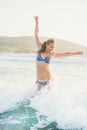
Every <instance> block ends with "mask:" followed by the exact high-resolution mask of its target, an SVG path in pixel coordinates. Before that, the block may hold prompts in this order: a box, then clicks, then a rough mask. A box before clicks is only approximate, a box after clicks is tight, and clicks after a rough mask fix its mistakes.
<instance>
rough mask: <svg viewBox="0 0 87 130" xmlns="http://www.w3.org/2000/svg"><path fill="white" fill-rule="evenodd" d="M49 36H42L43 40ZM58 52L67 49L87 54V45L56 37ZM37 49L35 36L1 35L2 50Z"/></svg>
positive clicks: (0, 48)
mask: <svg viewBox="0 0 87 130" xmlns="http://www.w3.org/2000/svg"><path fill="white" fill-rule="evenodd" d="M48 38H49V37H40V40H41V41H42V42H43V41H44V40H47V39H48ZM54 40H55V42H56V49H55V51H56V52H67V51H83V52H84V54H87V47H85V46H82V45H79V44H76V43H72V42H69V41H64V40H61V39H55V38H54ZM36 51H37V47H36V43H35V39H34V37H33V36H21V37H4V36H0V52H13V53H15V52H16V53H35V52H36Z"/></svg>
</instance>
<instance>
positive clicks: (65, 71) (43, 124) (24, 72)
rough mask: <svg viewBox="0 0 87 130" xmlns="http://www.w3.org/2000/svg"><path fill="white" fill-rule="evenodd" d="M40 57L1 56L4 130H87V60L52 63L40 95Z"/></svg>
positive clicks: (0, 126) (0, 97)
mask: <svg viewBox="0 0 87 130" xmlns="http://www.w3.org/2000/svg"><path fill="white" fill-rule="evenodd" d="M35 62H36V54H17V53H15V54H13V53H1V54H0V130H59V129H61V130H87V56H73V57H72V56H70V57H64V58H58V59H57V58H55V59H53V60H52V61H51V66H50V69H51V72H52V77H53V80H52V84H51V87H52V89H50V90H49V89H47V87H45V88H43V89H42V90H41V92H40V93H37V85H36V83H35V81H36V64H35Z"/></svg>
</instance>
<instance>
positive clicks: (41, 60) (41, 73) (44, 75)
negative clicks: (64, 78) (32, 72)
mask: <svg viewBox="0 0 87 130" xmlns="http://www.w3.org/2000/svg"><path fill="white" fill-rule="evenodd" d="M43 55H44V56H43ZM36 60H37V62H36V69H37V80H41V81H43V80H47V79H50V77H51V73H50V70H49V64H50V60H51V56H50V55H46V54H43V53H38V54H37V58H36Z"/></svg>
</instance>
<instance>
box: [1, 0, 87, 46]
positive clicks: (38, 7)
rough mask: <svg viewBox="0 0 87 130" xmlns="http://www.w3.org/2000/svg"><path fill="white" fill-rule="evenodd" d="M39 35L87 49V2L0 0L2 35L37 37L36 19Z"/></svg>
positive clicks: (79, 0)
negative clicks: (35, 35) (37, 19)
mask: <svg viewBox="0 0 87 130" xmlns="http://www.w3.org/2000/svg"><path fill="white" fill-rule="evenodd" d="M35 15H38V16H39V30H40V31H39V32H40V36H50V37H55V38H59V39H63V40H68V41H72V42H76V43H80V44H82V45H86V46H87V1H86V0H0V35H4V36H34V25H35V24H34V18H33V17H34V16H35Z"/></svg>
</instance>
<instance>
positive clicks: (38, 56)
mask: <svg viewBox="0 0 87 130" xmlns="http://www.w3.org/2000/svg"><path fill="white" fill-rule="evenodd" d="M36 60H37V61H44V62H45V63H48V64H49V63H50V60H51V57H50V56H47V57H45V58H44V59H43V58H42V56H41V53H38V55H37V58H36Z"/></svg>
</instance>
